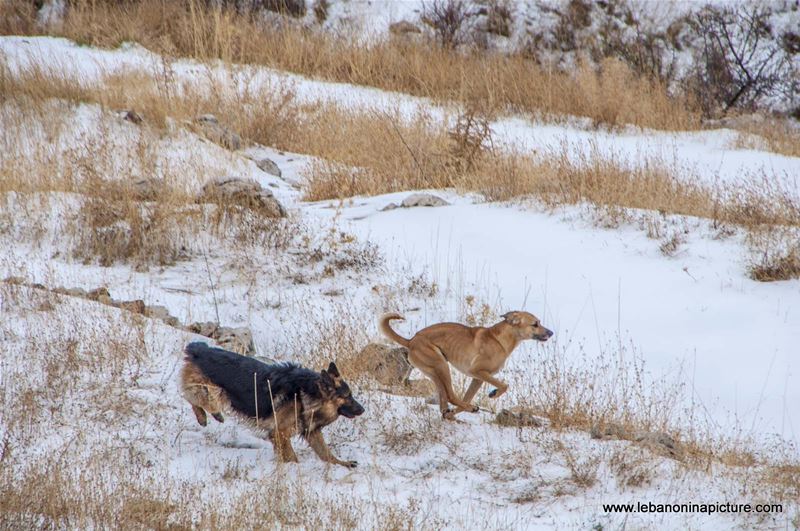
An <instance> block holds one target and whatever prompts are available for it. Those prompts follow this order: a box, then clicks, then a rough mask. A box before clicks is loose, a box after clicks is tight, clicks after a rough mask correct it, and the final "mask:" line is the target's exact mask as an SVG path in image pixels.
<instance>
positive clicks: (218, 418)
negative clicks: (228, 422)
mask: <svg viewBox="0 0 800 531" xmlns="http://www.w3.org/2000/svg"><path fill="white" fill-rule="evenodd" d="M211 416H212V417H214V420H216V421H217V422H225V417H223V416H222V413H212V414H211Z"/></svg>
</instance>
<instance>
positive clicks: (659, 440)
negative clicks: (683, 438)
mask: <svg viewBox="0 0 800 531" xmlns="http://www.w3.org/2000/svg"><path fill="white" fill-rule="evenodd" d="M633 440H635V441H636V442H638V443H639V444H642V445H644V446H646V447H648V448H650V449H651V450H653V451H655V452H656V453H659V454H661V455H664V456H666V457H671V458H672V459H677V460H679V461H680V460H682V459H683V449H682V448H681V446H680V444H679V443H678V442H677V441H676V440H675V439H673V438H672V436H670V435H669V434H668V433H664V432H661V431H656V432H647V431H640V432H637V433H636V434H635V435H634V437H633Z"/></svg>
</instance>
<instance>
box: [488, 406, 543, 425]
mask: <svg viewBox="0 0 800 531" xmlns="http://www.w3.org/2000/svg"><path fill="white" fill-rule="evenodd" d="M494 421H495V422H496V423H497V424H499V425H501V426H514V427H517V428H541V427H542V426H544V425H545V424H546V423H547V421H546V420H545V419H543V418H542V417H540V416H538V415H536V414H535V413H534V412H533V410H532V409H530V408H526V407H512V408H510V409H502V410H500V413H498V414H497V415H496V416H495V418H494Z"/></svg>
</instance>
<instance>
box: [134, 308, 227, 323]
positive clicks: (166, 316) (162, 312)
mask: <svg viewBox="0 0 800 531" xmlns="http://www.w3.org/2000/svg"><path fill="white" fill-rule="evenodd" d="M144 314H145V315H146V316H147V317H150V318H151V319H159V320H161V321H163V322H164V323H166V324H168V325H169V326H174V327H176V328H178V327H180V325H181V322H180V321H179V320H178V318H177V317H173V316H172V315H170V313H169V310H167V308H166V307H165V306H161V305H157V304H154V305H152V306H147V307H146V308H145V309H144ZM212 324H213V323H212Z"/></svg>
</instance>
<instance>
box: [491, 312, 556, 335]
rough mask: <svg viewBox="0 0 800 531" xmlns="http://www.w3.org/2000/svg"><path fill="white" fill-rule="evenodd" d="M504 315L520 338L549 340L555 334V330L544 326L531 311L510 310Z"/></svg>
mask: <svg viewBox="0 0 800 531" xmlns="http://www.w3.org/2000/svg"><path fill="white" fill-rule="evenodd" d="M502 317H503V319H504V320H505V322H507V323H508V324H510V325H511V326H513V327H514V331H515V332H516V334H517V337H518V338H519V339H520V340H523V339H535V340H537V341H547V340H548V339H550V337H551V336H552V335H553V331H552V330H548V329H547V328H545V327H543V326H542V323H541V321H539V318H538V317H536V316H535V315H533V314H531V313H528V312H508V313H506V314H504V315H502Z"/></svg>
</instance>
